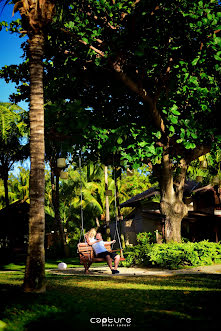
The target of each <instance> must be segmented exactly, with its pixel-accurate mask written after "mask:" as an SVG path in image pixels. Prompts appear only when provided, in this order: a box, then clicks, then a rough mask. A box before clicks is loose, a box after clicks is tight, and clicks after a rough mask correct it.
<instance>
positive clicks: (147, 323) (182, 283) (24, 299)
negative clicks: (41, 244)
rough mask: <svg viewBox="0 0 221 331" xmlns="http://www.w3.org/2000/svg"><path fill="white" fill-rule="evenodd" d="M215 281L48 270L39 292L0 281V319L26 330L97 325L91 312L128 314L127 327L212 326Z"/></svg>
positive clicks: (219, 296) (215, 315) (196, 277)
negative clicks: (83, 274) (43, 290)
mask: <svg viewBox="0 0 221 331" xmlns="http://www.w3.org/2000/svg"><path fill="white" fill-rule="evenodd" d="M199 284H200V285H199ZM212 284H213V285H212ZM131 285H132V287H131ZM217 286H220V277H219V275H191V276H190V275H188V276H187V275H185V276H183V275H182V276H175V277H168V278H162V277H149V276H148V277H146V279H144V278H143V277H133V278H131V277H130V278H126V277H124V278H119V277H118V278H114V277H113V278H109V279H107V278H105V279H104V278H102V277H96V278H95V277H80V276H65V277H63V276H60V275H59V276H57V275H50V276H49V277H48V290H47V292H46V293H45V294H41V295H40V294H30V293H29V294H26V293H23V292H22V290H21V288H19V286H12V285H10V284H6V285H1V286H0V295H1V303H0V305H1V307H0V312H2V313H1V314H0V319H3V320H4V321H5V322H6V323H7V324H8V330H12V329H13V330H27V331H29V330H30V331H35V330H41V329H43V328H45V329H48V330H53V331H55V330H65V329H66V330H74V329H76V327H77V326H78V327H79V326H80V327H81V329H83V330H87V329H93V328H102V325H101V323H96V324H95V323H94V324H92V323H90V319H91V318H92V317H95V318H103V317H106V318H107V317H110V318H113V317H116V318H119V317H125V318H127V317H129V318H131V319H132V323H131V328H136V329H139V330H151V331H152V330H158V329H160V328H162V329H163V330H165V329H169V328H170V329H171V330H175V328H179V330H184V329H187V328H189V329H190V330H192V329H193V328H194V327H195V329H196V330H198V329H201V330H211V329H213V328H215V327H217V325H218V324H217V323H218V321H219V314H220V313H219V310H220V308H219V305H218V304H217V302H220V299H221V292H220V291H217V290H216V289H218V287H217ZM184 287H188V289H182V288H184ZM112 329H115V328H113V327H112Z"/></svg>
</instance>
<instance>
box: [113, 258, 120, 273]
mask: <svg viewBox="0 0 221 331" xmlns="http://www.w3.org/2000/svg"><path fill="white" fill-rule="evenodd" d="M119 262H120V255H116V256H115V259H114V269H115V270H117V268H118V265H119Z"/></svg>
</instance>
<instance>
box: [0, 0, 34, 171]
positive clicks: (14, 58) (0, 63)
mask: <svg viewBox="0 0 221 331" xmlns="http://www.w3.org/2000/svg"><path fill="white" fill-rule="evenodd" d="M12 11H13V5H7V6H5V7H4V8H2V6H0V21H1V22H2V21H6V22H11V21H12V20H14V19H17V18H19V14H15V15H14V17H12ZM22 42H24V38H19V36H18V34H12V33H10V32H6V31H5V29H4V28H2V30H1V31H0V45H1V47H0V68H2V67H4V66H5V65H11V64H19V63H21V62H22V58H21V56H22V54H23V52H22V49H21V43H22ZM14 92H16V88H15V84H13V83H8V84H7V83H6V82H5V80H4V79H0V101H2V102H8V101H9V96H10V94H12V93H14ZM19 106H20V107H22V108H24V109H25V110H28V104H27V103H26V102H20V103H19ZM21 165H22V166H25V167H26V168H29V167H30V162H29V160H28V161H26V162H24V163H23V164H21V163H20V162H18V163H16V164H15V165H14V169H13V171H12V173H13V174H14V175H18V173H19V168H18V167H19V166H21Z"/></svg>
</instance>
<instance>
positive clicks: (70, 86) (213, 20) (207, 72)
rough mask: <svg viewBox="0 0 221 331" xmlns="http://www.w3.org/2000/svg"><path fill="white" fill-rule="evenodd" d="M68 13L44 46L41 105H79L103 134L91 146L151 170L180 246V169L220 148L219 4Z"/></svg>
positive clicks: (97, 5) (93, 7) (124, 4)
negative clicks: (50, 101) (44, 99)
mask: <svg viewBox="0 0 221 331" xmlns="http://www.w3.org/2000/svg"><path fill="white" fill-rule="evenodd" d="M69 5H70V6H68V7H67V11H66V12H65V15H64V22H63V26H62V27H61V26H59V24H57V22H55V25H54V26H55V28H56V29H55V31H56V33H53V38H51V39H50V42H49V43H48V44H47V52H48V53H47V54H48V60H49V59H50V61H48V65H47V75H48V77H50V78H51V77H53V76H54V78H55V79H53V80H50V81H51V82H53V83H51V84H48V85H47V89H46V93H47V96H48V97H49V98H59V97H60V98H69V99H74V98H82V100H83V102H84V105H85V107H86V106H91V107H90V108H86V112H87V114H88V116H90V118H91V119H92V120H91V121H90V122H91V123H92V122H93V123H95V124H96V125H97V126H98V127H99V126H100V127H101V128H102V129H101V130H100V129H99V128H98V129H96V130H95V131H94V133H95V134H94V140H97V141H98V145H101V143H102V144H103V145H104V146H105V148H106V147H107V146H108V147H110V151H111V152H117V153H118V155H121V158H124V159H125V160H127V161H128V163H136V165H137V164H139V163H140V162H141V160H143V162H150V161H151V163H152V164H153V166H154V167H153V169H154V172H155V174H156V175H157V176H158V177H159V181H160V187H161V199H162V200H161V210H162V212H163V214H164V215H165V226H166V231H165V233H166V240H167V241H171V240H175V241H180V238H181V237H180V228H181V226H180V225H181V220H182V218H183V216H184V215H185V213H186V212H187V208H186V206H185V205H184V203H183V199H182V198H183V188H184V182H185V178H186V170H187V167H188V164H189V163H190V162H191V161H192V160H193V159H196V158H197V157H199V156H200V155H203V154H205V153H206V152H208V151H209V150H210V149H211V148H212V147H215V145H216V143H217V142H218V139H216V138H219V132H218V130H217V126H216V125H215V119H216V114H217V113H218V106H217V100H218V99H219V98H220V84H219V81H220V79H219V78H220V65H219V64H220V59H221V58H220V36H219V35H220V29H219V25H218V23H219V18H220V7H219V6H218V1H215V0H210V1H206V2H205V1H199V2H192V1H190V0H174V1H172V2H171V1H169V0H163V1H160V2H159V3H158V4H155V3H154V2H153V1H149V0H148V1H144V0H136V1H134V2H133V1H129V2H128V1H123V0H122V1H92V0H88V1H78V2H76V1H70V3H69ZM56 34H57V35H56ZM6 75H7V74H6ZM78 77H79V78H80V79H77V78H78ZM55 87H56V88H55ZM92 129H93V128H92ZM104 130H106V131H104ZM99 133H100V137H99V136H98V134H99ZM117 136H118V137H117ZM116 137H117V138H116ZM88 141H89V142H90V143H91V147H93V146H94V145H93V144H92V138H90V139H89V140H88ZM108 141H109V143H108ZM116 146H118V147H116ZM99 149H100V151H101V150H102V148H100V146H99ZM103 150H104V149H103ZM91 151H92V152H93V153H94V151H95V148H91ZM104 152H105V155H106V156H108V153H109V154H110V152H109V151H108V153H107V148H106V150H104Z"/></svg>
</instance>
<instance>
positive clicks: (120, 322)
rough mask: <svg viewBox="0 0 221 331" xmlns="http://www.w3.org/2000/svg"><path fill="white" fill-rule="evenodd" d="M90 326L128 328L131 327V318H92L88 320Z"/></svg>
mask: <svg viewBox="0 0 221 331" xmlns="http://www.w3.org/2000/svg"><path fill="white" fill-rule="evenodd" d="M90 322H91V323H92V324H101V325H102V326H108V327H129V326H131V318H129V317H126V318H125V317H114V318H110V317H102V318H99V317H92V318H91V319H90Z"/></svg>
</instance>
